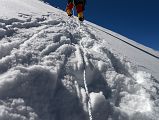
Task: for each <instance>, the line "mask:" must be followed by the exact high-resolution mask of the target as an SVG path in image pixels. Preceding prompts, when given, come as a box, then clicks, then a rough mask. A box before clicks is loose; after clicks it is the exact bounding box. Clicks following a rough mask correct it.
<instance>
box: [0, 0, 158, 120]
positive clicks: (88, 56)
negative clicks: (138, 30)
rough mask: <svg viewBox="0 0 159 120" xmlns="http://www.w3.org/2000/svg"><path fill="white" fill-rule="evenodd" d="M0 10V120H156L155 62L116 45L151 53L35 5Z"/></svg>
mask: <svg viewBox="0 0 159 120" xmlns="http://www.w3.org/2000/svg"><path fill="white" fill-rule="evenodd" d="M0 9H1V10H0V120H90V119H92V120H159V59H157V58H155V57H153V56H151V55H150V54H147V53H145V52H143V51H141V50H139V49H137V48H135V47H133V46H131V45H129V44H126V43H124V42H123V41H120V40H119V39H117V38H120V39H123V40H124V41H127V42H129V43H131V44H133V45H134V46H137V47H140V48H142V49H144V50H145V51H147V52H149V53H151V54H153V55H155V56H159V53H158V52H157V51H154V50H152V49H150V48H147V47H145V46H143V45H140V44H138V43H136V42H134V41H132V40H129V39H128V38H125V37H123V36H121V35H119V34H117V33H114V32H112V31H110V30H107V29H104V28H102V27H99V26H97V25H94V24H93V23H90V22H87V21H84V23H80V22H79V21H78V20H77V18H76V17H74V18H69V17H67V15H66V13H65V12H63V11H61V10H58V9H56V8H54V7H51V6H50V5H47V4H45V3H43V2H40V1H38V0H0ZM107 33H109V34H107ZM110 34H111V35H110ZM112 35H113V36H116V37H113V36H112Z"/></svg>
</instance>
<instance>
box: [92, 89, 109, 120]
mask: <svg viewBox="0 0 159 120" xmlns="http://www.w3.org/2000/svg"><path fill="white" fill-rule="evenodd" d="M90 100H91V105H92V106H91V107H92V115H93V119H95V120H105V119H108V117H109V112H110V111H111V109H110V104H109V102H108V101H107V100H106V99H105V97H104V95H103V93H102V92H100V93H93V92H92V93H90Z"/></svg>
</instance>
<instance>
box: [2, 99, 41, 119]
mask: <svg viewBox="0 0 159 120" xmlns="http://www.w3.org/2000/svg"><path fill="white" fill-rule="evenodd" d="M0 119H1V120H38V116H37V114H36V113H35V112H34V110H33V109H32V108H31V107H29V106H26V104H25V102H24V100H23V99H21V98H19V99H9V100H6V101H2V100H0Z"/></svg>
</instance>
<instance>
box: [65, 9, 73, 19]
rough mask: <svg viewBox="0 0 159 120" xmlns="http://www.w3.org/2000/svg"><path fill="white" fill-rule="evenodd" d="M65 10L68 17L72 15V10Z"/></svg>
mask: <svg viewBox="0 0 159 120" xmlns="http://www.w3.org/2000/svg"><path fill="white" fill-rule="evenodd" d="M66 12H67V15H68V16H70V17H71V16H72V10H70V9H67V10H66Z"/></svg>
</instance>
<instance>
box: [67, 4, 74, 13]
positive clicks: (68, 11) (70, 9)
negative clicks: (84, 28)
mask: <svg viewBox="0 0 159 120" xmlns="http://www.w3.org/2000/svg"><path fill="white" fill-rule="evenodd" d="M73 6H74V5H73V3H69V4H68V5H67V7H66V12H67V15H68V16H72V9H73Z"/></svg>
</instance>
